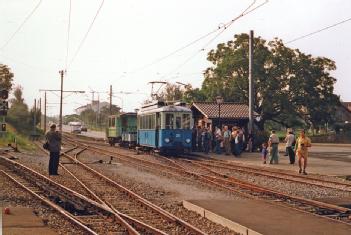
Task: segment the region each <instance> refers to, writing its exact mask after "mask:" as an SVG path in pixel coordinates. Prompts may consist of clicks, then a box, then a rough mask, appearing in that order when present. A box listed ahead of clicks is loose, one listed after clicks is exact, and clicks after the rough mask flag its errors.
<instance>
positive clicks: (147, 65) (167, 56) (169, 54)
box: [129, 0, 268, 74]
mask: <svg viewBox="0 0 351 235" xmlns="http://www.w3.org/2000/svg"><path fill="white" fill-rule="evenodd" d="M256 1H257V0H254V1H253V2H252V3H251V4H250V5H249V6H248V7H247V8H246V9H245V10H244V11H243V13H246V14H248V13H250V12H251V11H253V10H255V9H256V8H258V7H261V5H264V4H266V3H267V2H268V0H265V2H264V3H263V4H260V5H259V6H257V7H255V8H254V9H252V10H250V11H248V10H249V9H250V8H251V7H252V6H253V5H254V4H255V3H256ZM236 20H237V17H235V18H234V19H232V20H230V21H229V22H227V23H225V24H220V25H218V27H217V28H216V29H214V30H212V31H210V32H208V33H206V34H204V35H202V36H200V37H199V38H196V39H195V40H193V41H191V42H189V43H187V44H185V45H184V46H181V47H179V48H178V49H176V50H174V51H172V52H170V53H168V54H167V55H165V56H162V57H160V58H158V59H156V60H154V61H152V62H151V63H149V64H146V65H144V66H141V67H140V68H137V69H135V70H133V71H131V72H129V73H130V74H133V73H137V72H141V71H143V70H145V69H146V68H149V67H151V66H153V65H155V64H157V63H159V62H161V61H163V60H166V59H168V58H169V57H171V56H173V55H175V54H177V53H178V52H180V51H182V50H184V49H186V48H188V47H190V46H192V45H194V44H196V43H198V42H199V41H201V40H203V39H205V38H207V37H209V36H210V35H212V34H214V33H216V32H218V31H220V30H222V29H225V28H226V27H228V25H230V24H231V23H233V22H234V21H236Z"/></svg>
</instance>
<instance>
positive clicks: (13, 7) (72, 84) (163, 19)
mask: <svg viewBox="0 0 351 235" xmlns="http://www.w3.org/2000/svg"><path fill="white" fill-rule="evenodd" d="M38 2H39V1H38V0H35V1H34V0H0V29H1V30H0V48H1V47H3V45H4V43H5V42H7V40H8V39H9V38H10V37H11V35H12V34H13V33H14V31H16V29H17V28H18V26H19V25H20V24H21V23H22V22H23V20H24V19H25V18H26V16H27V15H28V14H29V13H30V12H31V11H32V10H33V8H34V7H35V6H36V4H37V3H38ZM251 2H252V1H250V0H240V1H239V0H236V1H233V0H216V1H213V0H201V1H195V0H192V1H190V0H167V1H165V0H149V1H145V0H128V1H127V0H125V1H116V0H105V1H104V5H103V6H102V8H101V11H100V14H99V15H98V17H97V19H96V21H95V23H94V25H93V27H92V29H91V31H90V33H89V35H88V37H87V39H86V41H85V42H84V44H83V45H82V47H81V50H80V51H79V53H78V54H77V57H75V60H73V62H72V63H71V60H72V57H73V55H74V54H75V52H76V51H77V47H78V45H79V43H80V42H81V40H82V38H83V36H84V35H85V34H86V32H87V30H88V27H89V25H90V24H91V22H92V20H93V18H94V16H95V14H96V11H97V9H98V8H99V6H100V3H101V0H72V8H71V9H72V10H71V28H70V41H69V42H70V43H69V55H68V64H70V66H69V67H68V71H67V76H66V77H65V80H64V89H65V90H85V91H86V94H85V95H82V94H72V95H71V96H69V97H66V98H65V100H64V103H65V105H64V113H65V114H67V113H72V112H73V111H74V108H77V107H78V106H80V105H82V104H86V103H87V102H89V101H91V99H92V94H91V93H90V91H91V90H95V91H101V92H107V91H108V89H109V86H110V85H113V90H114V91H115V92H133V94H129V95H126V94H115V96H116V97H114V98H113V102H114V103H115V104H118V105H120V106H121V105H122V102H123V109H124V110H125V111H131V110H133V109H134V108H138V107H139V106H140V104H141V103H142V102H143V100H145V99H146V98H147V96H148V95H149V94H150V92H151V86H150V85H148V82H149V81H152V80H166V81H169V82H176V81H179V82H183V83H191V84H192V85H193V86H194V87H199V86H201V83H202V81H203V76H202V72H203V71H204V70H205V69H206V68H207V67H208V66H209V63H208V62H207V61H206V54H207V52H208V51H209V50H210V49H211V48H215V47H216V45H217V44H218V43H220V42H226V41H228V40H231V39H232V38H233V35H234V34H238V33H247V32H248V31H249V30H250V29H252V30H254V31H255V36H261V37H262V38H264V39H267V40H271V39H273V38H274V37H279V38H281V39H283V40H284V41H289V40H292V39H294V38H296V37H298V36H301V35H304V34H307V33H310V32H313V31H315V30H318V29H320V28H323V27H325V26H328V25H331V24H334V23H336V22H339V21H342V20H344V19H347V18H349V17H351V13H350V12H351V1H349V0H333V1H332V0H313V1H312V0H309V1H306V0H294V1H291V0H270V1H269V2H268V4H266V5H264V6H263V7H261V8H259V9H257V10H256V11H254V12H252V13H251V14H248V15H246V16H245V17H243V18H241V19H239V20H237V21H236V22H234V24H232V26H231V27H229V28H228V29H227V30H226V31H225V32H224V33H223V34H221V35H220V36H219V37H218V38H216V39H215V40H214V41H213V42H212V43H210V44H209V45H208V46H207V47H206V48H204V49H205V50H203V51H201V52H200V53H197V52H198V51H199V50H200V49H202V48H203V47H204V45H206V43H207V42H208V41H209V40H211V37H208V38H205V39H204V40H202V41H200V42H199V43H196V44H194V45H193V46H191V47H189V48H187V49H186V50H182V51H180V52H179V53H177V54H175V55H174V56H172V57H170V58H168V59H166V60H163V61H162V62H160V63H156V64H154V65H153V66H147V67H144V66H145V65H147V64H149V63H151V62H153V61H154V60H156V59H158V58H160V57H163V56H165V55H167V54H168V53H170V52H172V51H174V50H176V49H177V48H179V47H181V46H183V45H186V44H187V43H189V42H191V41H192V40H194V39H196V38H198V37H200V36H202V35H204V34H206V33H208V32H210V31H212V30H214V29H216V28H217V27H218V26H219V25H221V24H222V23H226V22H228V21H229V20H231V19H233V18H235V17H236V16H238V15H239V14H240V13H241V12H242V11H243V10H244V9H245V8H246V7H247V6H248V5H250V3H251ZM262 2H264V0H261V1H259V0H258V1H257V3H256V5H255V6H257V5H259V4H260V3H262ZM68 13H69V0H42V2H41V4H40V5H39V7H38V8H37V10H36V11H35V13H34V14H33V15H32V16H31V17H30V18H29V20H28V21H27V22H26V23H25V24H24V25H23V27H22V29H21V30H20V31H19V32H18V33H17V34H16V35H15V37H14V38H13V39H12V40H11V41H10V42H9V44H7V46H6V47H4V48H3V50H0V63H3V64H7V65H8V66H9V67H10V68H11V69H12V72H13V73H14V74H15V77H14V80H15V83H16V84H19V85H21V86H22V87H23V88H24V97H25V100H26V102H27V103H28V104H30V105H32V103H33V100H34V98H39V97H43V94H42V93H39V89H59V86H60V80H59V73H58V71H59V70H61V69H64V68H65V64H66V48H67V47H66V46H67V43H66V42H67V26H68V15H69V14H68ZM350 29H351V21H349V22H346V23H345V24H342V25H339V26H337V27H334V28H332V29H329V30H327V31H324V32H321V33H318V34H316V35H314V36H311V37H308V38H305V39H302V40H299V41H296V42H294V43H291V44H289V45H288V46H290V47H293V48H299V49H300V50H302V51H303V52H305V53H308V54H312V55H313V56H325V57H328V58H331V59H333V60H334V61H336V65H337V70H336V71H335V72H333V76H335V78H337V83H336V87H335V88H336V89H335V92H336V93H337V94H339V95H340V96H341V98H342V99H343V100H344V101H351V92H350V87H351V81H350V79H349V78H350V77H351V76H350V75H351V71H350V69H349V68H350V62H351V59H350V55H351V53H350V52H351V50H350V48H351V30H350ZM211 36H212V37H213V36H214V35H211ZM196 53H197V54H196ZM194 54H196V56H194V57H193V58H192V59H191V60H190V61H188V62H187V63H185V64H184V62H185V61H186V60H187V59H188V58H189V57H191V56H192V55H194ZM182 64H184V65H183V66H181V67H179V66H180V65H182ZM143 67H144V69H143V70H138V69H139V68H143ZM57 95H58V94H53V93H50V94H48V102H49V103H54V104H49V109H48V114H49V115H56V114H58V105H57V104H55V103H57V102H58V101H59V98H58V96H57ZM66 95H68V94H66ZM117 96H118V97H117ZM95 99H97V95H95ZM122 100H123V101H122ZM100 101H108V95H107V93H101V94H100Z"/></svg>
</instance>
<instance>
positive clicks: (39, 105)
mask: <svg viewBox="0 0 351 235" xmlns="http://www.w3.org/2000/svg"><path fill="white" fill-rule="evenodd" d="M38 109H39V114H40V125H39V127H40V128H41V127H42V115H41V97H40V98H39V104H38Z"/></svg>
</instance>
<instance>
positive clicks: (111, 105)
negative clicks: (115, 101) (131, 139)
mask: <svg viewBox="0 0 351 235" xmlns="http://www.w3.org/2000/svg"><path fill="white" fill-rule="evenodd" d="M110 115H112V85H110Z"/></svg>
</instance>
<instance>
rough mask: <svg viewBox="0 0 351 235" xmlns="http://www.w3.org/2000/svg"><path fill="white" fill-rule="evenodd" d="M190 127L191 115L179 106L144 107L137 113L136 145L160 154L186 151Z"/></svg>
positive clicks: (159, 103) (158, 103)
mask: <svg viewBox="0 0 351 235" xmlns="http://www.w3.org/2000/svg"><path fill="white" fill-rule="evenodd" d="M192 125H193V119H192V112H191V110H190V109H189V108H188V107H186V106H185V104H183V103H179V104H174V105H167V104H166V103H165V102H162V101H157V102H155V103H150V104H147V105H144V106H143V107H142V109H141V110H140V111H139V112H138V136H137V142H138V145H139V146H140V147H143V148H144V149H152V150H154V151H159V152H160V153H161V154H168V153H175V154H176V153H182V152H185V151H190V149H191V133H192V131H191V128H192Z"/></svg>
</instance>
